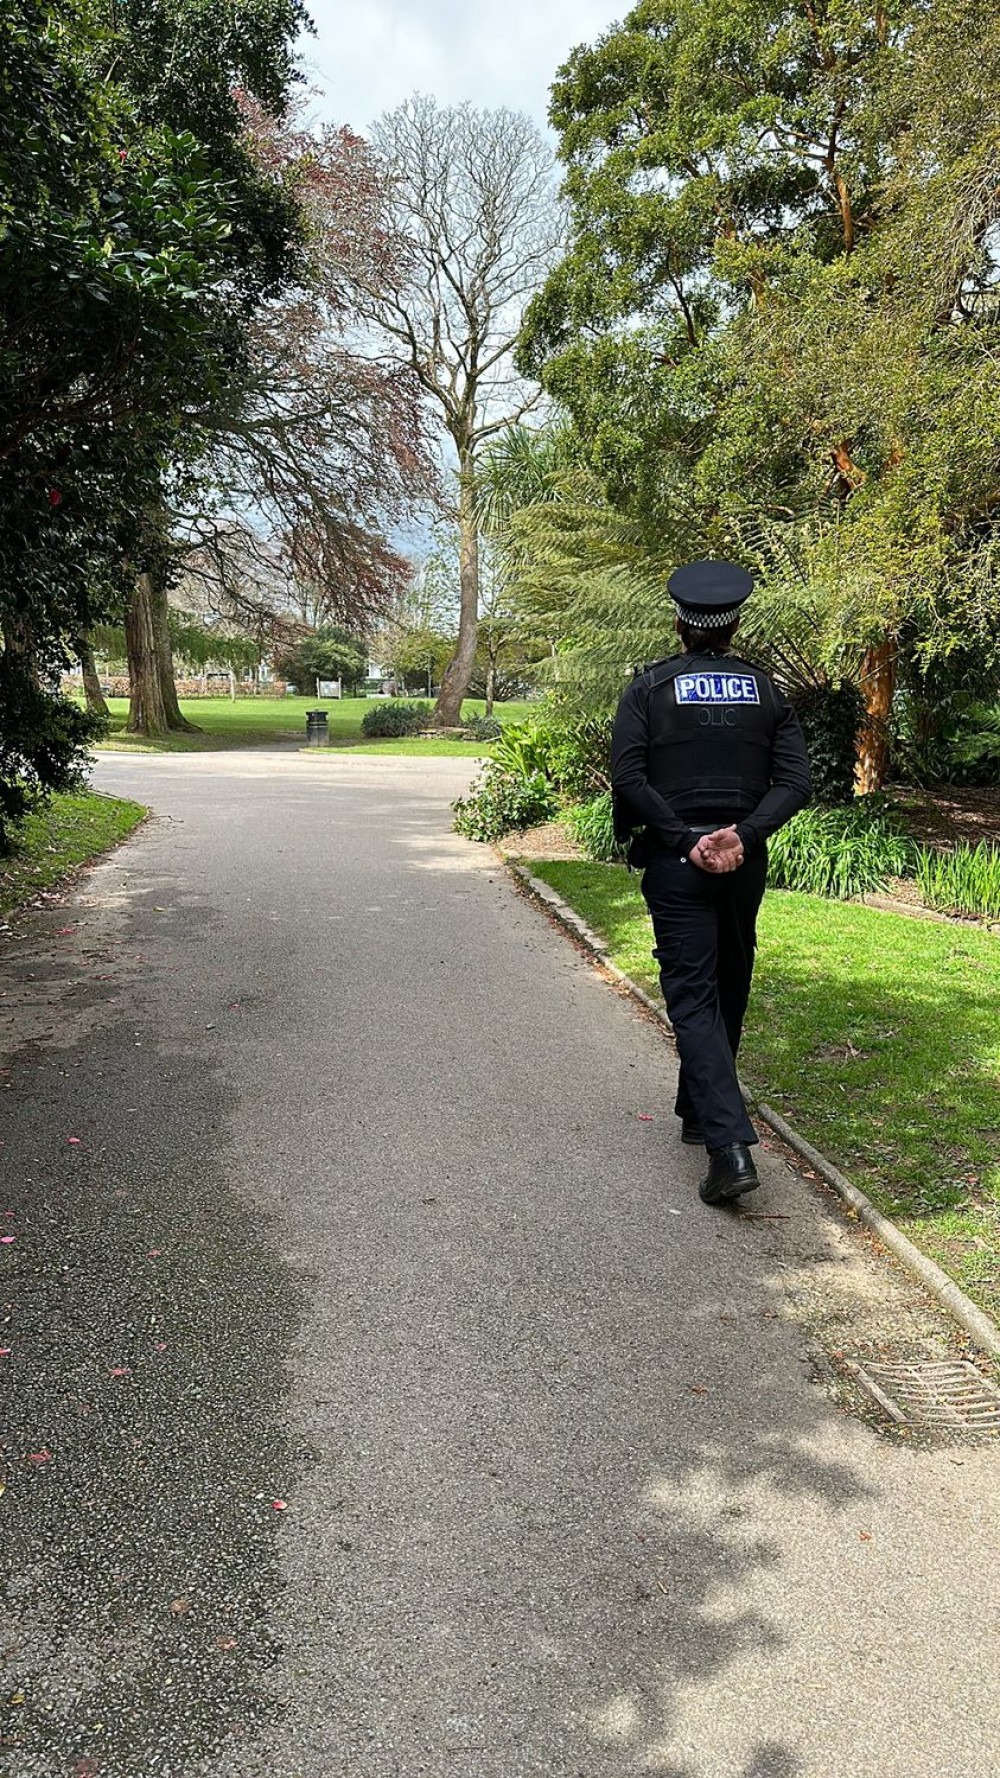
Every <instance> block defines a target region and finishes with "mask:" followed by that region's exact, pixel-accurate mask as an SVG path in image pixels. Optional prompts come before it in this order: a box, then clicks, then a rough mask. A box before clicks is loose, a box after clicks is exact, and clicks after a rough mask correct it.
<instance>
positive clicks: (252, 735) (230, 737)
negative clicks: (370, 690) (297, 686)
mask: <svg viewBox="0 0 1000 1778" xmlns="http://www.w3.org/2000/svg"><path fill="white" fill-rule="evenodd" d="M411 701H413V702H416V701H418V700H415V699H414V700H411ZM108 707H109V709H110V711H111V733H110V735H109V737H108V739H107V741H104V742H102V743H101V746H103V747H108V748H113V749H120V748H123V747H127V748H129V749H130V750H131V749H133V748H134V749H138V750H140V751H146V752H152V753H192V752H203V751H204V750H205V749H207V748H218V747H266V746H268V745H271V746H273V745H274V744H275V742H283V741H300V742H301V743H302V744H303V746H304V745H305V735H306V711H307V710H325V711H326V712H327V715H328V722H329V729H330V739H331V741H332V743H333V745H334V746H337V747H354V746H359V745H361V744H362V739H363V738H362V734H361V719H362V717H363V716H364V714H365V711H366V710H372V709H376V708H377V707H378V704H377V701H376V700H375V699H370V698H333V699H327V698H236V699H235V700H232V699H230V698H182V699H181V710H182V711H183V713H184V715H185V716H186V717H187V719H188V721H189V722H194V723H197V724H198V727H199V729H200V730H201V731H202V732H201V733H200V734H197V735H170V736H167V737H165V738H163V739H160V740H153V741H147V740H146V739H144V738H143V737H142V736H139V735H127V734H126V733H125V732H124V731H125V723H126V720H127V718H128V700H127V699H126V698H109V699H108ZM483 707H484V706H483V703H482V700H481V699H476V698H467V699H466V700H465V704H464V705H463V711H464V714H465V715H466V716H469V715H471V714H472V713H473V712H476V711H478V712H481V711H482V710H483ZM538 709H539V706H538V705H537V704H498V705H497V707H496V714H497V717H498V719H499V720H500V721H501V722H518V721H520V720H521V719H522V718H523V717H525V716H530V715H531V714H532V713H534V714H536V715H537V713H538ZM365 746H366V747H369V746H370V747H375V748H377V750H378V752H380V753H410V752H455V753H459V754H469V753H475V752H479V753H482V752H484V751H485V748H484V744H483V743H482V742H479V743H478V745H476V746H472V745H470V743H469V742H467V741H458V742H444V741H433V742H426V743H422V742H420V741H417V740H410V741H381V742H367V743H365Z"/></svg>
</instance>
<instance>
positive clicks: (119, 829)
mask: <svg viewBox="0 0 1000 1778" xmlns="http://www.w3.org/2000/svg"><path fill="white" fill-rule="evenodd" d="M145 813H146V811H145V809H144V808H142V806H141V805H140V804H139V803H129V802H123V801H121V800H120V799H119V798H118V797H114V796H98V795H97V794H96V793H94V792H92V791H82V792H80V793H79V794H77V795H66V796H54V797H53V798H52V801H51V802H50V803H48V804H46V806H45V807H44V808H43V809H40V810H39V811H38V812H37V813H36V814H34V815H29V816H28V818H27V820H26V821H25V822H24V823H23V825H22V826H21V828H20V829H19V831H18V836H17V841H16V844H15V849H14V851H13V852H12V854H11V855H10V857H7V858H0V912H2V913H5V914H7V913H10V911H11V909H12V908H15V907H18V906H19V905H20V904H21V903H22V902H25V901H30V900H31V897H32V896H33V895H37V894H38V892H39V890H40V889H49V888H51V887H52V885H53V883H57V882H58V881H59V879H60V878H61V877H64V876H65V875H66V873H67V871H70V870H72V869H73V868H74V866H75V865H78V864H86V862H87V860H88V859H90V858H94V857H96V856H97V854H98V853H99V852H106V851H107V850H108V849H109V847H111V846H115V845H117V843H118V841H119V840H123V839H124V838H125V836H126V834H128V833H131V831H132V829H133V827H135V826H136V825H137V824H138V822H140V821H141V820H142V819H143V817H144V815H145Z"/></svg>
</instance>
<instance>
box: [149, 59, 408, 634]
mask: <svg viewBox="0 0 1000 1778" xmlns="http://www.w3.org/2000/svg"><path fill="white" fill-rule="evenodd" d="M242 114H243V120H244V126H245V131H246V140H247V144H248V147H249V150H250V152H251V154H252V157H253V160H254V164H255V165H256V166H257V168H258V170H259V173H260V176H261V177H262V178H263V179H265V180H271V181H274V180H276V181H278V182H279V183H280V184H281V185H282V186H283V187H287V188H289V189H291V190H292V191H294V193H295V197H296V201H297V203H298V204H299V206H300V209H301V213H302V219H303V227H304V240H303V243H302V247H301V251H300V253H299V255H298V259H297V264H296V269H295V276H294V277H293V278H290V279H289V281H288V282H287V283H286V285H285V286H284V288H282V289H281V290H280V291H278V292H276V293H275V294H273V295H272V297H271V298H270V299H269V300H268V301H267V302H266V303H263V304H260V305H259V306H258V307H257V308H256V309H255V311H254V313H253V314H252V316H251V317H250V318H249V320H248V321H247V323H246V326H245V337H244V346H245V352H244V357H243V360H242V363H241V365H240V370H239V375H236V376H233V377H231V378H230V379H229V380H228V381H227V382H226V383H225V384H224V385H222V386H221V387H220V390H219V392H218V395H217V398H216V399H215V400H213V401H212V402H210V403H208V404H207V405H206V406H205V407H204V408H202V409H201V410H200V411H198V412H196V413H193V414H192V416H191V419H192V431H193V433H194V436H195V437H196V438H197V439H198V440H199V441H200V451H201V454H200V457H199V458H198V460H197V462H196V463H195V464H194V465H193V471H192V472H191V473H189V474H188V477H187V478H186V480H185V482H184V484H183V486H182V488H181V490H180V494H181V499H180V501H179V502H175V509H174V511H173V513H172V514H171V533H172V544H173V558H174V574H175V576H176V575H177V574H179V573H182V572H186V571H187V568H188V565H189V564H191V563H192V562H193V563H194V564H196V568H195V571H196V572H197V573H201V572H203V571H204V569H205V566H206V564H207V565H210V571H211V574H212V577H213V578H214V582H215V586H216V589H217V590H218V591H221V592H222V593H223V594H224V597H223V601H222V604H221V605H220V606H219V610H220V612H221V613H222V614H223V615H225V616H226V617H227V618H229V619H231V620H232V621H235V622H238V623H248V624H249V625H250V627H251V628H252V629H253V630H254V631H257V630H259V629H260V628H261V627H262V626H263V628H265V629H266V628H267V626H268V624H269V622H270V619H271V616H272V615H273V614H274V612H275V609H276V606H275V597H274V583H275V580H276V579H277V580H278V581H281V582H283V583H284V588H285V595H284V601H283V603H284V606H285V607H286V608H291V607H293V606H294V605H295V604H296V603H301V601H302V600H304V601H305V604H306V605H307V607H308V609H302V610H301V612H300V615H301V616H302V618H303V621H306V622H308V623H309V624H312V625H318V626H323V625H324V624H327V623H329V622H330V621H331V620H336V621H337V622H339V623H341V624H343V625H347V626H348V627H350V628H353V629H355V630H357V629H363V628H366V627H370V625H371V624H372V623H373V622H374V621H375V620H376V619H377V618H378V616H379V615H380V613H381V612H382V611H383V610H384V609H386V607H387V606H388V605H389V604H391V601H392V598H393V596H394V595H395V593H396V592H397V591H398V590H399V589H400V588H401V587H402V586H403V585H404V583H405V581H406V578H407V576H408V572H409V566H408V563H407V562H406V561H405V559H404V558H403V557H402V556H401V554H400V553H399V551H398V550H397V549H395V548H394V547H393V546H392V545H391V544H390V543H389V541H388V539H387V536H386V531H387V528H388V527H389V525H390V524H393V523H396V522H398V521H399V520H400V519H401V518H402V517H403V515H404V514H405V513H406V512H408V511H409V510H410V509H411V508H412V507H413V506H414V505H415V504H418V503H420V502H429V501H432V500H433V499H434V498H435V496H436V486H437V484H436V475H435V471H434V467H433V464H432V462H431V460H430V458H429V455H428V452H427V450H426V447H425V442H424V436H423V426H422V415H421V411H420V405H419V400H418V395H417V390H416V387H415V383H414V380H413V378H412V376H411V375H410V374H409V373H408V372H407V371H406V370H405V368H402V367H399V366H392V365H390V366H385V365H381V364H378V363H375V362H373V361H372V360H371V358H370V357H368V356H366V355H365V354H364V353H362V352H361V351H359V349H358V348H357V346H356V344H354V343H353V342H352V341H351V339H350V338H349V332H350V327H351V324H352V321H353V315H352V313H351V310H350V306H349V300H348V297H347V295H346V293H345V284H346V278H345V267H356V266H358V265H363V266H364V268H365V269H366V271H367V272H368V273H370V274H371V275H372V276H373V277H374V278H376V281H377V279H378V277H380V276H382V275H383V273H382V271H381V269H380V268H382V267H384V266H385V265H386V264H387V263H388V262H387V249H386V246H385V243H384V242H383V241H382V239H381V238H380V231H379V229H378V227H377V221H378V216H377V209H376V205H375V202H374V194H375V191H376V188H377V181H376V179H375V175H374V172H373V169H372V164H371V157H370V155H369V153H368V150H367V148H366V145H365V144H364V143H363V142H362V141H361V140H360V139H359V138H358V137H356V136H353V135H352V134H351V133H350V132H349V131H346V130H336V129H333V128H329V127H327V128H323V129H321V130H319V131H314V130H310V129H306V128H304V127H302V126H301V125H300V123H299V121H298V119H297V116H296V114H295V110H294V108H292V109H291V110H290V111H289V113H288V115H287V116H286V117H285V118H283V119H280V118H276V117H274V116H273V115H271V114H269V113H265V112H264V111H263V110H262V109H261V107H260V106H259V105H257V104H255V103H254V102H253V101H252V100H251V99H250V98H249V97H248V96H247V95H245V94H244V95H243V98H242ZM247 514H252V515H253V523H252V525H248V524H247V522H246V516H245V515H247ZM261 595H262V597H261ZM280 603H281V601H279V606H280Z"/></svg>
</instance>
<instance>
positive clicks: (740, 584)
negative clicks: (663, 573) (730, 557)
mask: <svg viewBox="0 0 1000 1778" xmlns="http://www.w3.org/2000/svg"><path fill="white" fill-rule="evenodd" d="M667 591H668V593H669V594H670V597H671V598H672V599H673V601H674V603H675V605H676V606H677V615H678V617H680V618H681V619H682V620H683V621H684V622H685V623H689V624H697V625H698V627H699V629H702V630H718V629H722V628H723V627H724V625H726V624H731V623H735V621H736V619H737V618H738V617H739V615H740V608H741V606H742V605H744V604H745V602H746V600H747V599H749V597H750V594H751V593H752V592H753V576H752V575H751V574H748V573H747V571H746V569H745V568H741V567H739V565H738V564H737V563H736V562H714V561H713V562H688V563H686V564H685V566H684V567H683V568H676V569H675V570H674V572H673V574H672V575H671V576H670V579H669V580H668V581H667Z"/></svg>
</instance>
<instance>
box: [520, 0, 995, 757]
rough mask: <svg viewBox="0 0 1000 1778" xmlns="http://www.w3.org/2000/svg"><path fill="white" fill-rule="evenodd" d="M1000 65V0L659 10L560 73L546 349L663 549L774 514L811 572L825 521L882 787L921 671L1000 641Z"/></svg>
mask: <svg viewBox="0 0 1000 1778" xmlns="http://www.w3.org/2000/svg"><path fill="white" fill-rule="evenodd" d="M998 81H1000V29H998V24H997V20H996V16H995V13H994V9H993V8H992V7H990V6H987V5H986V4H985V0H949V4H947V5H945V6H931V5H930V4H929V3H928V0H899V3H898V4H895V5H892V6H886V5H884V4H881V3H880V0H846V3H844V4H839V3H838V4H836V5H834V4H832V3H827V0H821V3H817V0H766V3H765V4H763V5H762V4H760V3H759V0H699V3H698V4H697V5H696V4H695V3H694V0H643V3H642V4H640V5H638V6H637V7H635V8H634V9H633V11H632V12H631V13H630V14H629V16H628V18H627V19H626V21H625V24H624V25H623V26H622V27H620V28H618V29H616V30H614V31H612V32H610V33H608V34H607V35H606V36H605V37H604V38H603V39H602V40H601V42H600V43H599V44H597V45H596V46H595V47H594V48H592V49H584V50H580V51H578V52H576V53H575V55H574V56H573V57H572V58H571V60H570V61H569V63H568V64H567V66H566V68H565V69H564V70H563V71H562V73H561V75H560V78H559V80H558V81H557V83H556V87H555V89H554V102H553V119H554V121H555V123H556V125H557V127H558V128H559V130H560V136H561V154H562V156H563V159H564V160H565V162H566V165H567V193H568V196H569V198H570V202H571V205H572V215H573V227H572V245H571V249H570V252H569V254H568V255H567V257H566V258H565V259H564V261H563V263H562V264H561V265H560V267H559V268H558V269H557V270H556V271H555V273H554V274H553V275H552V277H551V278H550V279H549V281H548V283H547V285H546V287H545V289H544V291H543V292H542V294H541V295H540V296H539V298H538V299H537V300H536V302H535V303H534V305H533V306H532V309H531V311H530V313H529V317H528V325H527V329H526V334H525V340H524V346H523V351H522V364H523V365H524V367H525V368H526V369H528V370H533V371H535V372H537V373H539V374H541V375H542V376H543V378H544V381H545V384H546V387H547V388H548V389H549V391H550V393H551V394H553V395H554V396H556V397H558V398H559V399H561V400H562V401H563V402H564V403H565V404H566V406H567V407H568V409H569V410H570V412H571V413H572V416H573V419H574V422H575V424H576V426H577V428H578V431H579V434H580V437H581V441H582V443H583V446H584V449H585V451H586V454H587V457H588V459H589V462H590V465H591V467H592V469H593V470H594V472H595V474H596V476H597V478H598V482H599V483H600V484H601V485H602V486H603V487H604V488H606V489H607V491H608V493H609V494H610V497H611V500H612V502H613V504H614V505H615V506H616V507H618V508H620V509H621V510H622V511H623V513H625V514H627V515H628V517H629V519H630V520H631V522H632V526H633V537H632V543H633V544H634V542H635V539H636V537H637V536H644V537H645V539H646V546H647V551H648V560H649V563H650V564H652V563H654V562H655V561H657V560H660V559H664V558H666V559H668V558H669V556H670V555H671V554H674V553H676V554H677V555H680V554H681V553H691V551H692V542H693V539H694V538H695V537H699V538H700V539H701V543H702V547H708V548H710V549H712V548H721V547H722V546H723V545H724V544H728V545H729V546H731V545H732V542H733V539H734V538H735V539H737V545H738V540H739V538H740V537H741V536H742V537H744V538H746V537H747V536H748V529H752V528H753V525H754V523H758V524H760V523H764V524H766V525H767V526H768V527H769V530H770V537H771V542H770V544H769V545H768V549H767V551H766V552H765V557H766V559H765V561H764V563H763V569H764V573H765V576H767V575H771V577H772V581H773V586H774V588H775V589H780V588H781V587H782V585H784V587H785V591H786V592H787V575H785V578H784V581H783V574H784V570H785V569H786V568H787V565H788V556H789V552H788V550H786V549H783V547H782V545H781V543H780V541H779V536H778V533H779V532H780V526H781V524H782V523H785V524H787V525H788V526H789V527H790V528H791V529H790V537H791V541H792V544H793V546H794V542H795V533H796V530H797V527H799V526H800V525H801V524H802V523H803V522H806V523H808V524H809V525H810V526H811V541H810V545H809V549H808V552H807V555H808V561H809V572H810V574H811V575H812V576H813V583H812V584H813V589H814V591H815V592H816V594H817V595H820V596H821V597H820V603H819V606H818V609H820V610H821V613H822V630H823V632H824V635H823V644H822V645H823V649H824V651H825V652H826V654H827V656H828V657H829V659H828V661H827V664H828V665H830V664H832V663H833V659H834V657H837V656H839V658H840V660H841V661H852V662H853V663H854V665H853V667H852V671H854V672H855V674H856V676H857V679H858V681H859V683H860V685H861V687H862V689H863V690H864V692H865V695H866V700H867V703H868V709H869V722H868V725H867V729H866V732H865V734H864V736H863V737H862V743H861V751H860V757H859V784H860V787H861V788H871V787H873V786H875V785H876V784H878V783H879V782H881V781H882V779H883V777H884V775H885V772H886V769H887V764H888V729H889V718H890V715H891V712H892V710H893V708H894V691H895V686H896V683H897V674H899V673H902V674H903V675H904V677H905V678H906V679H907V680H908V681H910V682H912V681H913V680H914V679H915V678H916V677H919V674H920V672H921V670H923V672H924V675H925V680H924V683H925V686H926V689H927V691H928V692H932V690H933V680H934V676H935V675H934V673H933V671H928V669H929V668H930V667H931V663H933V662H935V661H937V662H940V661H942V660H943V659H945V658H948V657H952V656H954V655H955V653H956V652H957V653H958V654H960V655H962V656H963V657H964V658H965V659H966V660H967V662H968V663H969V665H970V666H971V665H972V664H973V663H983V662H985V664H986V666H987V668H990V663H991V658H992V657H993V656H994V655H995V652H996V651H995V635H996V629H997V620H998V618H1000V611H998V601H997V593H996V583H995V580H994V581H993V584H992V589H991V587H990V579H989V575H988V573H987V572H986V562H987V560H988V558H989V552H990V551H991V550H992V548H993V533H994V529H995V526H996V523H997V520H998V518H1000V502H998V497H997V493H996V484H995V461H996V451H997V443H998V438H1000V414H998V405H997V399H996V378H995V374H994V372H993V368H992V367H993V364H994V362H995V349H996V338H997V334H996V329H997V322H998V313H1000V311H998V305H997V301H996V288H997V276H998V267H997V257H996V255H997V229H996V224H997V220H998V215H1000V201H998V195H997V190H998V188H997V185H996V180H995V177H994V176H993V170H994V169H995V145H996V140H997V130H998V124H1000V117H998V110H1000V107H998V99H997V93H998ZM991 465H992V467H991ZM984 552H986V553H985V554H984ZM746 553H747V557H748V558H749V559H752V555H753V552H752V548H751V546H750V545H749V543H748V544H747V552H746Z"/></svg>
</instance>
